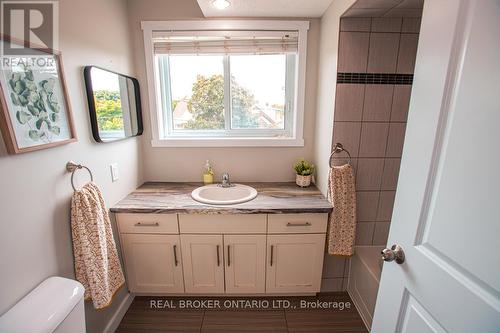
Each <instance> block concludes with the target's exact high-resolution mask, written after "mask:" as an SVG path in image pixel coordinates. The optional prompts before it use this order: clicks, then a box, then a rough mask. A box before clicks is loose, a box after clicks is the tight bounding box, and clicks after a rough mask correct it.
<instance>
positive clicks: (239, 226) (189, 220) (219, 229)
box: [179, 214, 266, 234]
mask: <svg viewBox="0 0 500 333" xmlns="http://www.w3.org/2000/svg"><path fill="white" fill-rule="evenodd" d="M179 228H180V232H181V233H183V234H265V233H266V215H265V214H227V215H225V214H216V215H191V214H179Z"/></svg>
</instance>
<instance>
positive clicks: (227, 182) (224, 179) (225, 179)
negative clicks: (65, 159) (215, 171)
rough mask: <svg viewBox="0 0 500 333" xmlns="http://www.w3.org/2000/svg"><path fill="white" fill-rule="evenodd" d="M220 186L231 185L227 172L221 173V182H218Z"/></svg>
mask: <svg viewBox="0 0 500 333" xmlns="http://www.w3.org/2000/svg"><path fill="white" fill-rule="evenodd" d="M220 186H221V187H231V186H233V185H232V184H231V181H230V180H229V174H228V173H227V172H224V173H223V174H222V182H221V184H220Z"/></svg>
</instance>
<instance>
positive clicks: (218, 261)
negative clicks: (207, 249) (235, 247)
mask: <svg viewBox="0 0 500 333" xmlns="http://www.w3.org/2000/svg"><path fill="white" fill-rule="evenodd" d="M219 248H220V246H219V245H217V266H220V254H219Z"/></svg>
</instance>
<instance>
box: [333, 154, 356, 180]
mask: <svg viewBox="0 0 500 333" xmlns="http://www.w3.org/2000/svg"><path fill="white" fill-rule="evenodd" d="M335 155H336V154H335ZM332 161H333V165H336V166H339V165H344V164H347V163H349V157H340V158H337V157H334V158H332ZM351 166H352V168H353V169H354V175H356V170H357V169H358V159H357V158H355V157H353V158H351Z"/></svg>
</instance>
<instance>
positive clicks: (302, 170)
mask: <svg viewBox="0 0 500 333" xmlns="http://www.w3.org/2000/svg"><path fill="white" fill-rule="evenodd" d="M293 168H294V169H295V173H296V174H297V175H296V177H295V183H297V185H298V186H300V187H307V186H309V185H311V178H312V175H313V173H314V165H313V164H311V163H309V162H307V161H306V160H304V159H301V160H300V161H299V162H298V163H296V164H295V165H294V166H293Z"/></svg>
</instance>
